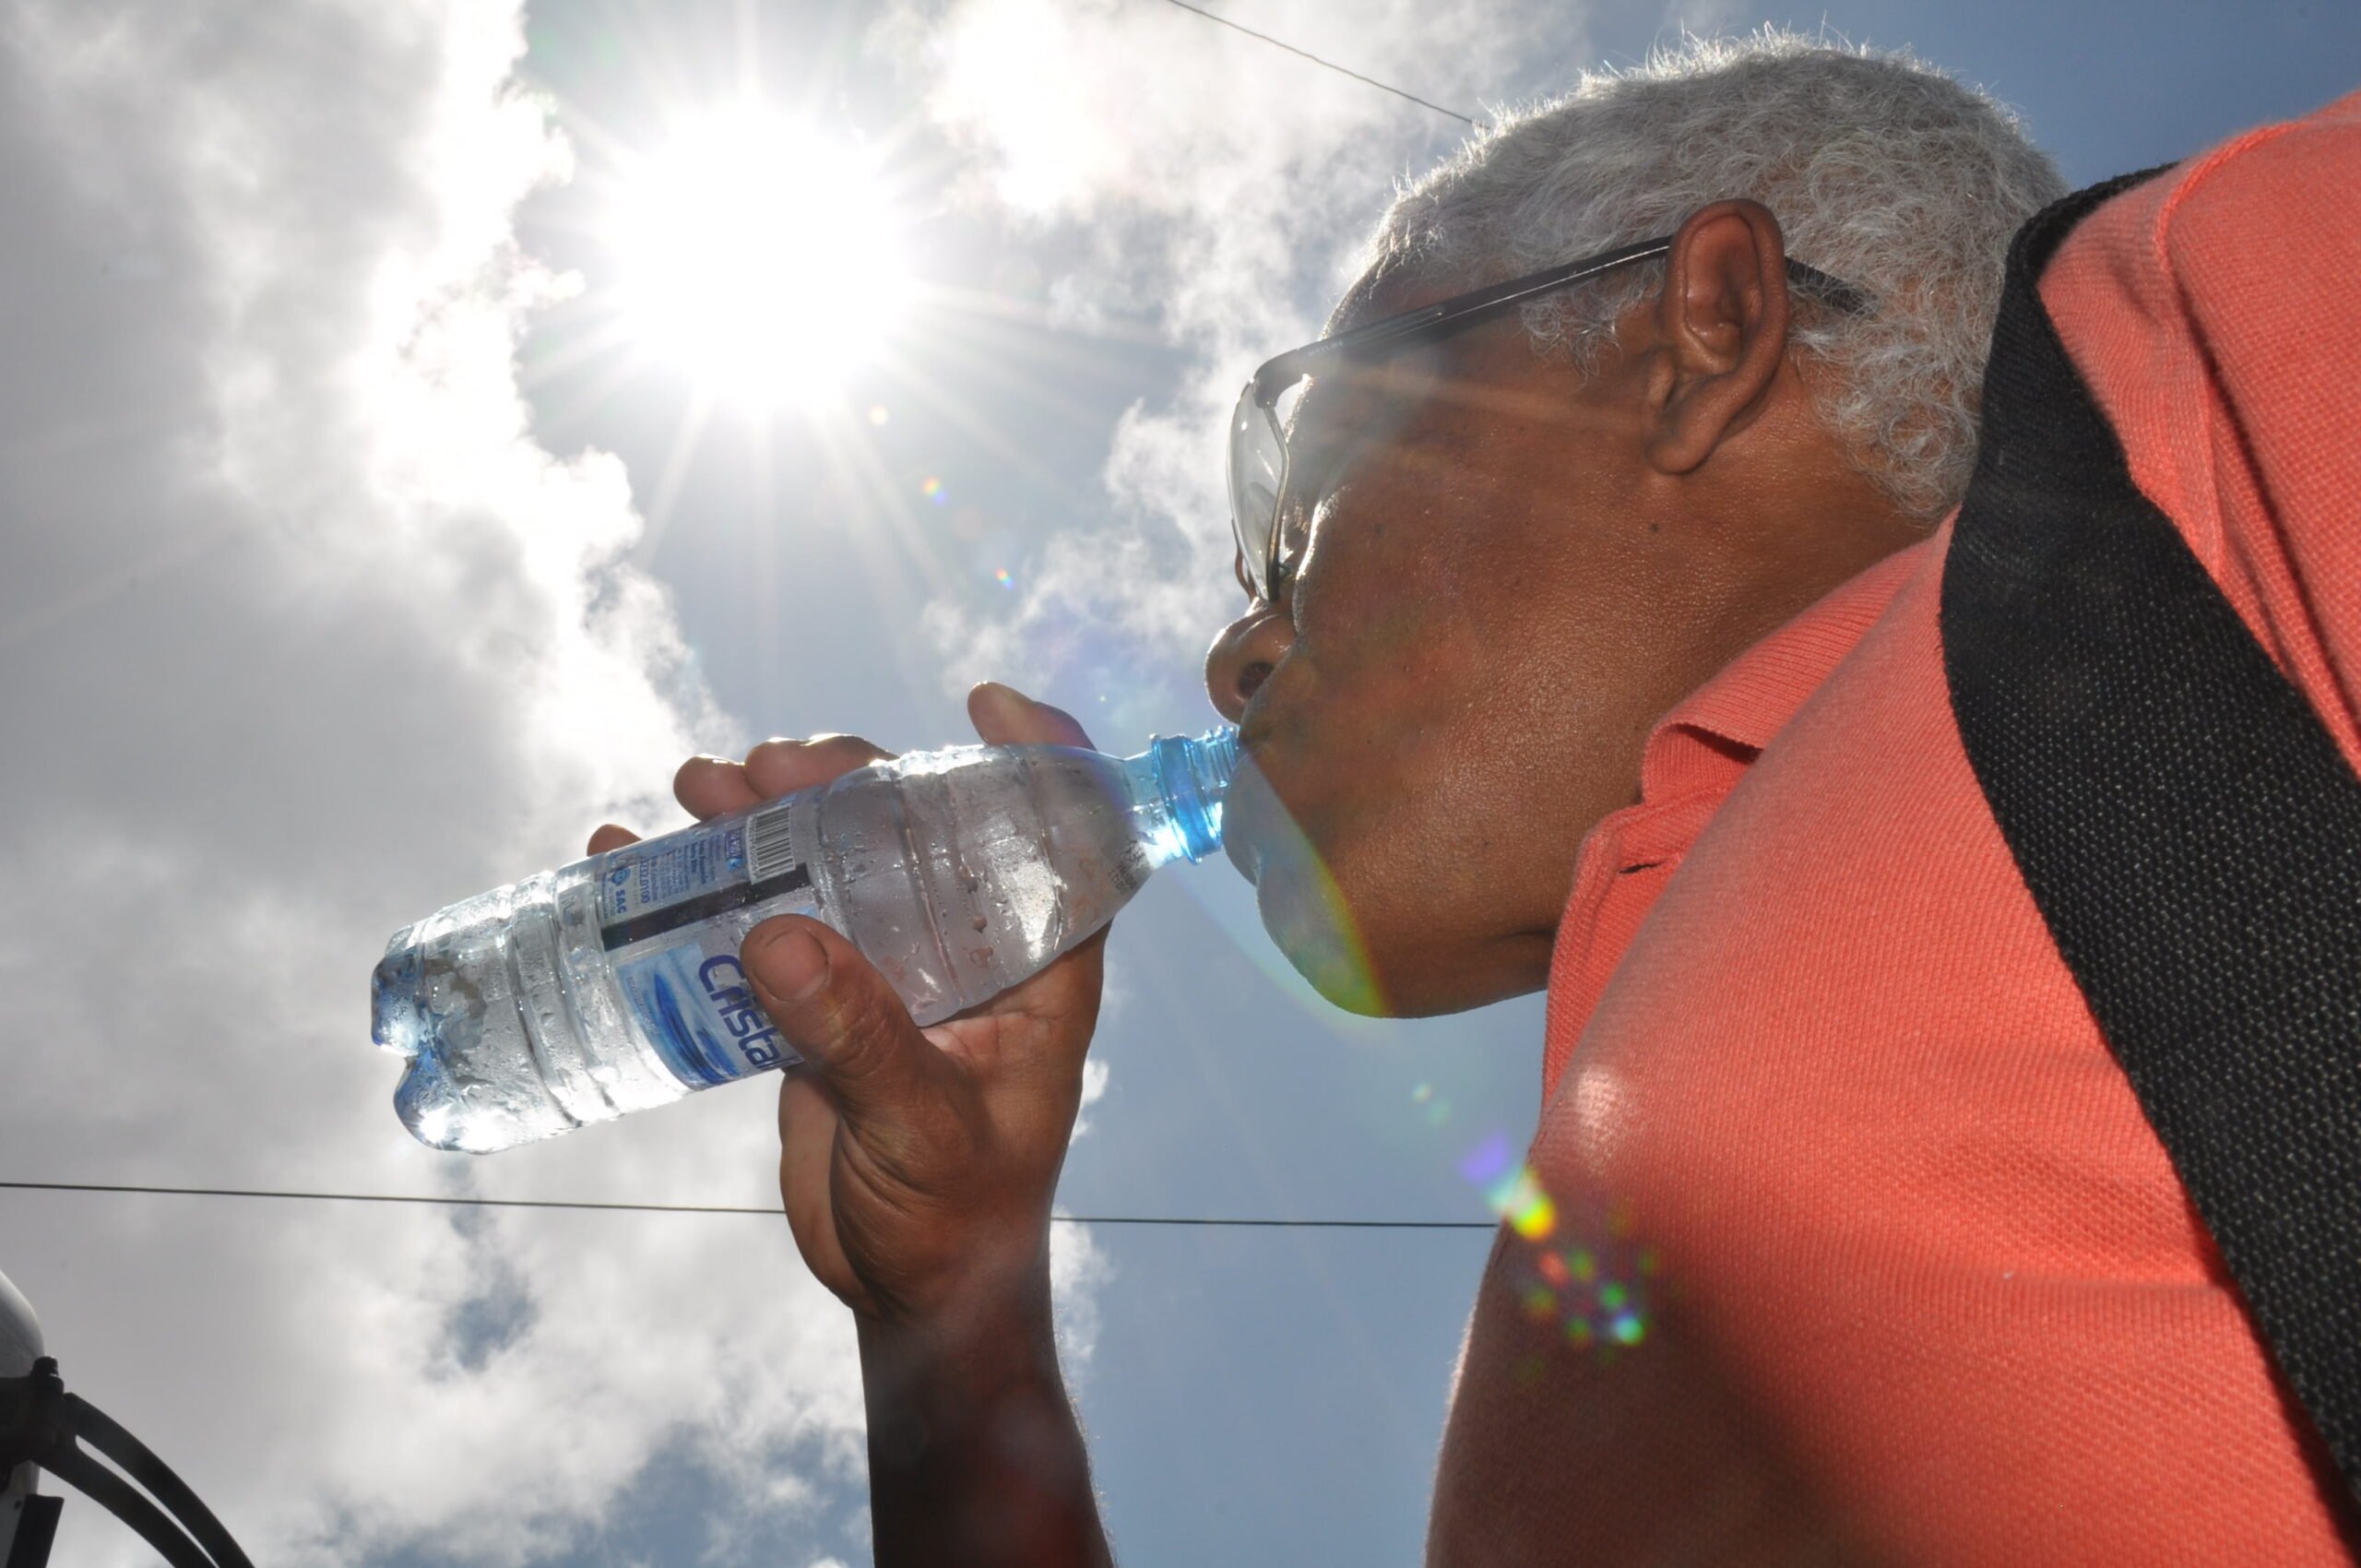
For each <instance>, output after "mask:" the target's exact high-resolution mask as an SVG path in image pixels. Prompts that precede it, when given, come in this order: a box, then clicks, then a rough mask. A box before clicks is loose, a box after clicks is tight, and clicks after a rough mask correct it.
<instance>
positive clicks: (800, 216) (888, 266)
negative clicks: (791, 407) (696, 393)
mask: <svg viewBox="0 0 2361 1568" xmlns="http://www.w3.org/2000/svg"><path fill="white" fill-rule="evenodd" d="M611 241H612V244H613V246H614V250H615V253H616V256H617V260H618V262H619V264H620V271H621V276H620V279H619V287H618V289H617V295H618V302H619V303H620V304H621V306H622V308H623V317H624V321H625V324H626V327H627V329H628V331H629V333H630V336H631V339H632V340H633V341H634V343H635V345H637V346H638V347H639V348H640V349H641V350H643V351H646V352H647V353H649V354H651V355H653V356H655V357H658V358H661V359H663V360H666V361H669V362H672V363H674V364H675V365H677V366H678V367H679V368H680V369H681V370H682V371H683V372H684V373H685V374H688V375H689V376H690V377H691V378H692V379H693V380H694V381H695V383H696V384H697V386H698V389H699V390H700V392H702V393H704V394H706V395H708V396H710V397H713V398H718V399H722V400H726V401H730V402H733V403H737V404H741V405H746V406H754V407H769V406H773V405H776V404H781V403H787V404H797V405H803V406H810V405H812V404H813V403H816V402H820V401H824V400H825V399H826V398H828V397H829V396H830V395H832V394H833V393H835V392H836V390H837V389H838V388H839V387H840V386H842V385H843V384H844V382H845V380H846V378H847V377H848V375H849V374H851V373H852V372H853V371H855V370H857V369H859V368H860V366H861V365H863V364H864V363H866V362H869V361H870V360H871V359H872V358H873V357H874V356H875V355H876V354H877V352H878V351H879V350H880V349H882V348H883V347H884V344H885V343H886V341H887V339H889V338H890V337H891V336H892V333H893V330H894V328H895V327H896V326H897V325H898V323H899V321H900V319H901V317H902V315H903V314H904V311H905V309H906V307H907V304H908V291H909V279H908V268H907V267H906V266H905V265H904V261H903V257H902V245H901V223H900V220H899V215H898V214H897V213H896V211H895V209H894V206H893V203H892V201H891V200H890V198H889V196H888V195H887V192H886V190H885V185H884V178H883V176H882V173H881V171H880V170H879V168H878V166H877V162H876V160H874V159H873V158H872V157H871V156H869V155H868V154H867V153H865V152H864V151H862V150H861V149H860V148H850V147H846V146H843V145H840V144H836V143H833V142H830V141H828V140H827V139H825V138H824V137H820V136H818V135H816V134H814V133H813V132H811V131H809V130H806V129H804V128H803V127H801V126H799V125H795V124H793V123H792V122H790V121H788V120H786V119H784V118H782V117H780V116H778V115H776V114H773V113H767V112H765V111H759V110H744V109H741V110H730V111H726V112H723V113H717V114H714V115H712V116H710V117H708V118H706V119H704V120H701V121H698V122H696V123H694V124H692V125H686V126H684V127H682V129H681V130H680V131H678V132H677V133H676V134H675V135H674V136H673V137H672V139H671V141H670V143H669V144H668V145H666V146H665V147H664V148H663V149H662V150H661V151H659V152H658V153H657V154H655V155H654V156H653V157H650V158H648V159H647V160H644V161H643V162H641V163H640V164H639V165H638V166H637V167H636V168H635V169H633V170H632V171H631V172H630V173H629V175H628V177H627V179H626V181H625V183H624V186H623V193H622V196H621V198H620V199H619V200H618V202H617V204H616V208H615V211H614V215H613V220H612V233H611Z"/></svg>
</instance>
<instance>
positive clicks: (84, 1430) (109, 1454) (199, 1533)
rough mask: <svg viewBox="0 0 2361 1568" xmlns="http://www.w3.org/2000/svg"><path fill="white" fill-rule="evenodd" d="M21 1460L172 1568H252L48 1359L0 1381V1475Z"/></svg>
mask: <svg viewBox="0 0 2361 1568" xmlns="http://www.w3.org/2000/svg"><path fill="white" fill-rule="evenodd" d="M83 1443H89V1445H90V1447H91V1448H92V1449H95V1450H96V1451H97V1452H98V1453H99V1454H101V1455H104V1456H105V1457H106V1458H108V1459H111V1460H113V1467H109V1466H107V1465H104V1464H101V1463H100V1462H99V1460H98V1459H97V1458H95V1457H93V1456H92V1455H90V1454H89V1453H86V1452H85V1451H84V1450H83V1448H82V1444H83ZM28 1463H30V1464H34V1465H38V1466H40V1467H42V1469H44V1470H47V1471H48V1472H49V1473H50V1474H51V1475H53V1476H55V1477H56V1478H57V1479H59V1480H62V1481H65V1482H68V1483H70V1484H71V1485H73V1486H74V1487H75V1488H77V1490H79V1491H81V1492H82V1494H83V1495H84V1496H86V1497H89V1498H90V1499H92V1500H93V1501H95V1502H96V1503H99V1504H101V1506H102V1507H104V1508H105V1509H106V1510H107V1512H108V1513H110V1514H113V1515H114V1516H115V1517H116V1518H118V1519H121V1520H122V1521H123V1522H124V1523H125V1524H126V1525H129V1526H131V1527H132V1528H133V1529H135V1530H136V1531H138V1532H139V1535H140V1537H141V1538H142V1539H144V1540H146V1541H147V1543H148V1545H149V1546H152V1547H154V1548H155V1549H156V1550H158V1551H159V1552H160V1553H161V1554H162V1555H163V1558H164V1561H165V1562H168V1563H170V1564H171V1565H172V1568H254V1564H253V1563H251V1562H248V1561H247V1560H246V1554H245V1553H244V1552H243V1551H241V1550H238V1543H237V1542H236V1541H234V1540H231V1538H230V1532H229V1531H227V1530H225V1529H223V1528H222V1527H221V1521H219V1519H216V1518H215V1517H214V1516H213V1512H212V1510H210V1509H208V1507H206V1506H205V1504H204V1503H200V1502H198V1501H197V1496H196V1493H195V1492H193V1491H190V1490H189V1489H188V1483H187V1482H185V1481H184V1480H182V1479H180V1477H178V1476H176V1475H174V1474H173V1473H172V1467H171V1466H169V1465H167V1464H165V1463H164V1462H163V1461H162V1460H161V1459H159V1458H157V1457H156V1455H154V1454H152V1453H150V1452H149V1451H148V1445H147V1444H146V1443H142V1442H140V1441H139V1440H138V1439H137V1438H136V1437H134V1436H132V1435H131V1434H130V1433H129V1432H127V1431H124V1430H123V1428H122V1427H121V1426H119V1425H117V1424H116V1423H115V1422H114V1420H113V1419H111V1418H110V1417H109V1416H108V1415H107V1414H106V1413H105V1412H104V1411H102V1410H101V1409H100V1408H98V1407H97V1406H95V1405H92V1404H90V1403H89V1402H88V1401H87V1400H85V1399H83V1398H81V1397H80V1396H78V1395H73V1394H68V1393H66V1392H65V1384H64V1383H63V1382H62V1381H61V1380H60V1379H59V1377H58V1375H57V1362H56V1360H54V1359H53V1358H52V1357H49V1356H43V1357H42V1358H41V1360H37V1361H35V1362H34V1363H33V1370H32V1372H31V1373H30V1375H29V1376H25V1377H0V1476H5V1475H6V1474H7V1473H8V1472H9V1471H10V1470H13V1469H15V1468H16V1467H18V1465H23V1464H28ZM125 1477H129V1478H130V1479H129V1480H126V1479H125ZM132 1481H136V1482H138V1483H139V1486H140V1487H144V1488H146V1489H147V1492H148V1496H142V1495H141V1494H140V1492H139V1491H138V1490H137V1489H136V1488H134V1487H133V1486H132V1484H131V1482H132ZM148 1497H153V1498H154V1499H155V1500H156V1501H155V1502H154V1503H151V1502H149V1501H148ZM157 1503H161V1504H162V1505H163V1506H162V1507H158V1506H157Z"/></svg>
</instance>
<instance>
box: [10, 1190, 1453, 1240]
mask: <svg viewBox="0 0 2361 1568" xmlns="http://www.w3.org/2000/svg"><path fill="white" fill-rule="evenodd" d="M0 1189H5V1190H7V1191H11V1192H20V1193H131V1194H144V1195H148V1196H154V1197H171V1198H279V1199H285V1200H289V1201H295V1202H305V1203H339V1204H418V1205H425V1206H431V1207H443V1208H570V1209H584V1210H589V1211H592V1212H602V1213H621V1214H759V1215H765V1216H767V1217H769V1218H778V1213H779V1211H778V1210H777V1209H776V1208H772V1207H768V1206H761V1205H745V1204H630V1203H597V1202H591V1201H587V1200H571V1199H563V1198H457V1197H444V1196H432V1195H426V1194H416V1193H305V1192H291V1191H283V1190H279V1189H273V1188H261V1187H159V1186H137V1185H133V1184H131V1183H129V1182H0ZM1050 1218H1051V1219H1052V1220H1053V1221H1054V1222H1056V1223H1057V1224H1060V1225H1192V1226H1213V1227H1238V1228H1241V1229H1275V1230H1491V1229H1498V1227H1497V1226H1496V1225H1495V1224H1494V1223H1493V1222H1492V1221H1491V1220H1489V1219H1254V1218H1245V1219H1232V1218H1207V1217H1202V1216H1194V1215H1165V1214H1057V1215H1051V1216H1050Z"/></svg>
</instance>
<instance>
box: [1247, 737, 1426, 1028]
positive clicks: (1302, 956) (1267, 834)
mask: <svg viewBox="0 0 2361 1568" xmlns="http://www.w3.org/2000/svg"><path fill="white" fill-rule="evenodd" d="M1226 810H1227V817H1228V821H1227V825H1226V826H1225V828H1224V831H1223V844H1222V849H1223V852H1224V853H1226V854H1227V855H1228V857H1229V861H1230V863H1231V864H1232V865H1234V866H1236V867H1237V868H1238V870H1239V874H1240V875H1241V876H1243V877H1245V878H1246V880H1247V881H1249V882H1251V883H1252V884H1253V885H1254V902H1255V906H1256V908H1257V909H1259V910H1260V911H1261V913H1262V916H1263V929H1264V931H1267V932H1270V933H1271V940H1272V941H1273V942H1274V943H1275V944H1278V949H1279V951H1280V952H1281V953H1284V954H1286V955H1287V962H1288V963H1290V964H1293V965H1294V966H1295V968H1296V972H1297V973H1298V974H1300V975H1301V976H1303V978H1304V979H1305V980H1309V981H1311V986H1312V989H1313V990H1315V991H1317V992H1320V994H1321V995H1323V996H1324V997H1326V998H1327V999H1328V1000H1329V1001H1331V1002H1333V1003H1335V1004H1336V1005H1337V1006H1339V1007H1342V1008H1344V1009H1345V1010H1346V1011H1347V1012H1349V1013H1359V1014H1363V1015H1365V1016H1370V1017H1384V1016H1389V1015H1390V1014H1391V1013H1392V1012H1393V1009H1392V1008H1391V1007H1389V1006H1388V1005H1387V1004H1386V1000H1385V994H1384V988H1383V987H1382V986H1381V985H1380V984H1379V983H1378V980H1377V971H1376V969H1375V968H1373V967H1372V966H1371V965H1370V961H1369V952H1368V948H1367V945H1366V944H1364V943H1363V942H1362V941H1361V934H1360V928H1359V926H1358V923H1357V922H1356V921H1354V919H1353V913H1352V908H1351V906H1350V905H1349V904H1347V902H1346V901H1345V897H1344V894H1343V892H1342V891H1341V890H1340V889H1339V888H1338V887H1337V885H1336V879H1335V877H1334V876H1332V875H1331V874H1330V873H1329V871H1328V865H1327V862H1326V861H1325V860H1323V858H1322V856H1321V854H1320V852H1319V850H1318V849H1316V848H1314V846H1313V845H1312V842H1311V837H1310V836H1309V835H1307V834H1306V833H1305V832H1304V831H1303V829H1302V828H1301V827H1300V826H1298V824H1297V822H1296V819H1295V816H1294V814H1292V813H1290V812H1289V811H1288V810H1287V807H1286V806H1285V805H1284V804H1283V803H1281V802H1280V800H1279V798H1278V795H1277V794H1276V792H1275V791H1274V790H1272V788H1271V785H1270V782H1269V780H1268V779H1266V778H1264V776H1263V772H1262V770H1261V768H1259V767H1257V766H1255V764H1254V761H1253V759H1252V756H1251V755H1250V756H1249V757H1248V759H1247V761H1246V764H1245V766H1242V767H1240V769H1239V770H1238V777H1237V778H1236V779H1235V780H1233V781H1232V783H1231V785H1230V793H1229V803H1228V807H1227V808H1226Z"/></svg>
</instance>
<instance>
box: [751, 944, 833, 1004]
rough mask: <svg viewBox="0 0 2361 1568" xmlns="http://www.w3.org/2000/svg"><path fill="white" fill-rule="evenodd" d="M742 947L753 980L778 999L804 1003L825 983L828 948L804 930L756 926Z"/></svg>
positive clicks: (826, 978)
mask: <svg viewBox="0 0 2361 1568" xmlns="http://www.w3.org/2000/svg"><path fill="white" fill-rule="evenodd" d="M746 946H747V956H748V957H749V958H751V959H752V960H753V962H752V964H751V965H750V966H749V967H750V968H752V969H753V970H754V971H755V979H756V980H757V981H758V982H759V983H760V984H761V985H762V988H763V989H764V990H765V991H767V992H770V993H771V994H772V995H774V996H776V997H777V998H778V999H779V1000H780V1001H782V1002H808V1001H810V1000H811V999H812V998H813V997H814V996H817V995H818V994H819V993H820V991H821V989H822V988H823V987H825V985H826V984H827V983H828V950H827V949H826V948H825V947H823V946H821V945H820V941H819V938H817V937H815V936H813V934H812V933H811V932H808V931H803V930H800V929H798V928H797V927H795V926H780V927H777V928H776V929H773V930H767V931H765V930H762V929H757V930H756V931H755V932H753V935H752V936H750V937H749V938H748V939H747V943H746Z"/></svg>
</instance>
